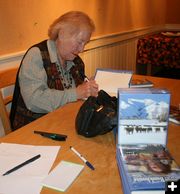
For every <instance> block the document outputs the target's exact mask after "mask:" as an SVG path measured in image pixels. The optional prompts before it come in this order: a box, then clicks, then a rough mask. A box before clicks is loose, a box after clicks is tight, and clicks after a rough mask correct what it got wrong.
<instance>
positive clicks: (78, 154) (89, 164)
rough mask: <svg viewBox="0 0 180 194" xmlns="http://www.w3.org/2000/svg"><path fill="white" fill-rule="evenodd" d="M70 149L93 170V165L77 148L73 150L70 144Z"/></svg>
mask: <svg viewBox="0 0 180 194" xmlns="http://www.w3.org/2000/svg"><path fill="white" fill-rule="evenodd" d="M70 149H71V150H72V151H73V152H74V153H75V154H76V155H77V156H78V157H79V158H80V159H81V160H82V161H83V162H84V163H85V164H86V165H87V166H88V167H89V168H90V169H91V170H95V168H94V166H93V165H92V164H91V163H90V162H89V161H87V160H86V159H85V158H84V157H83V156H82V155H81V154H80V153H79V152H78V151H77V150H75V149H74V148H73V147H72V146H70Z"/></svg>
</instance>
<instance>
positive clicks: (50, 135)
mask: <svg viewBox="0 0 180 194" xmlns="http://www.w3.org/2000/svg"><path fill="white" fill-rule="evenodd" d="M34 133H36V134H40V135H42V136H43V137H47V138H50V139H53V140H57V141H66V138H67V135H63V134H57V133H48V132H43V131H34Z"/></svg>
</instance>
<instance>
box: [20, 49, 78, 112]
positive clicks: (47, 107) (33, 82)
mask: <svg viewBox="0 0 180 194" xmlns="http://www.w3.org/2000/svg"><path fill="white" fill-rule="evenodd" d="M19 84H20V91H21V94H22V97H23V99H24V102H25V104H26V106H27V108H28V109H29V110H31V111H33V112H37V113H47V112H51V111H53V110H55V109H56V108H58V107H60V106H63V105H64V104H66V103H68V102H73V101H76V100H77V96H76V89H75V86H74V82H73V87H72V88H70V89H65V90H63V91H60V90H56V89H50V88H49V87H48V85H47V74H46V71H45V69H44V67H43V61H42V57H41V53H40V50H39V48H37V47H33V48H31V49H30V50H29V51H28V53H27V54H26V56H25V58H24V59H23V62H22V66H21V69H20V73H19Z"/></svg>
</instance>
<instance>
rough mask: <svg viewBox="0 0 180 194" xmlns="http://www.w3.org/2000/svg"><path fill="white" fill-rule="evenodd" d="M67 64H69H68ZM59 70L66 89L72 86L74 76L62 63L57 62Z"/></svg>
mask: <svg viewBox="0 0 180 194" xmlns="http://www.w3.org/2000/svg"><path fill="white" fill-rule="evenodd" d="M66 65H67V64H66ZM56 67H57V71H58V73H59V77H60V80H61V83H62V85H63V87H64V89H69V88H72V81H73V79H72V76H71V75H70V74H69V71H67V69H65V68H63V67H62V65H61V64H58V63H56Z"/></svg>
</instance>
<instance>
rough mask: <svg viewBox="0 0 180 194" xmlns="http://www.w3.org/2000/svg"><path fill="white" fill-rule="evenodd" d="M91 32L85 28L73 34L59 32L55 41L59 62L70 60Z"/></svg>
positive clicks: (83, 45) (80, 48) (85, 42)
mask: <svg viewBox="0 0 180 194" xmlns="http://www.w3.org/2000/svg"><path fill="white" fill-rule="evenodd" d="M90 37H91V33H90V32H88V31H87V30H83V31H80V32H77V33H75V34H73V35H70V34H60V35H59V38H58V39H57V41H56V46H57V50H58V55H59V56H60V60H61V62H65V61H67V60H69V61H72V60H74V58H75V57H76V56H77V55H78V54H79V53H81V52H83V50H84V47H85V45H86V44H87V43H88V42H89V40H90Z"/></svg>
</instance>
